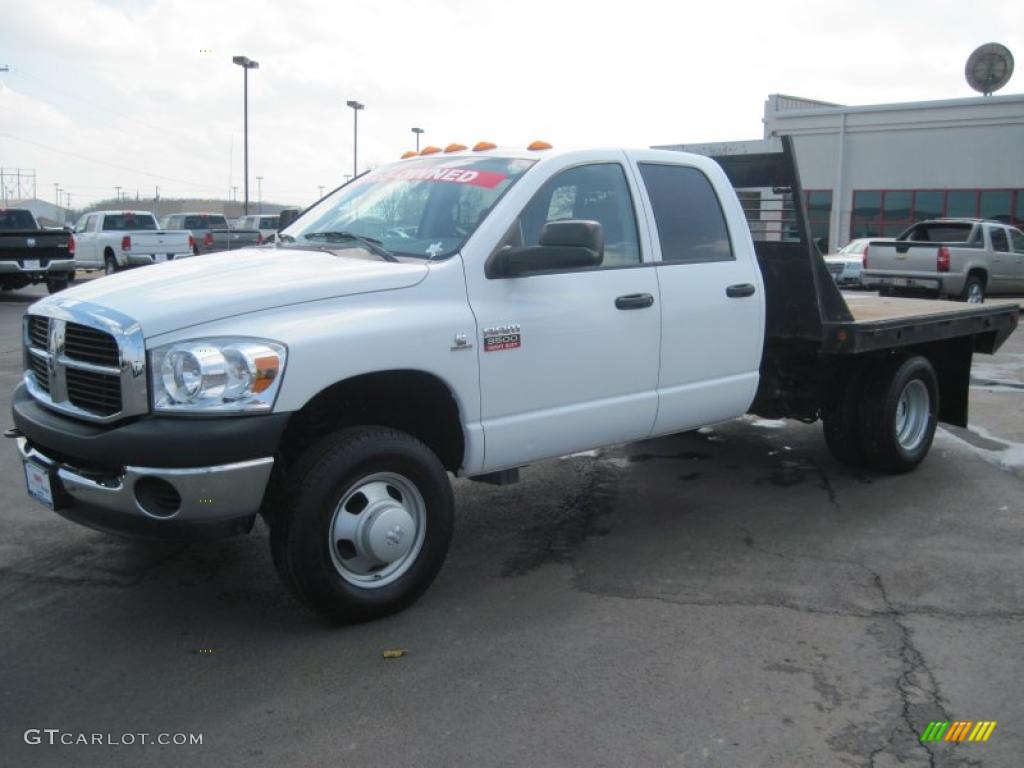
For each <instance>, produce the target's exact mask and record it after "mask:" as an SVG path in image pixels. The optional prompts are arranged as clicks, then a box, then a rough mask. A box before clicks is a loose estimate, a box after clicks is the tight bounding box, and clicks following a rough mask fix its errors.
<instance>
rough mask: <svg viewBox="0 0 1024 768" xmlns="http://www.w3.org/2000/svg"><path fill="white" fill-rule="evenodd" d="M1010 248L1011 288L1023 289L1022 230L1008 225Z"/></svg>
mask: <svg viewBox="0 0 1024 768" xmlns="http://www.w3.org/2000/svg"><path fill="white" fill-rule="evenodd" d="M1008 231H1009V233H1010V250H1011V251H1012V253H1011V256H1012V258H1013V290H1014V291H1015V292H1016V291H1024V232H1021V231H1020V230H1019V229H1017V228H1016V227H1008Z"/></svg>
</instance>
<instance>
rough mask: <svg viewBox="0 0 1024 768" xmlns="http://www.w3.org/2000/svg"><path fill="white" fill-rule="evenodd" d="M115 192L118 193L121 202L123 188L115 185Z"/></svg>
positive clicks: (118, 200) (118, 199)
mask: <svg viewBox="0 0 1024 768" xmlns="http://www.w3.org/2000/svg"><path fill="white" fill-rule="evenodd" d="M114 192H115V193H116V194H117V202H118V203H120V202H121V188H120V187H117V186H115V187H114Z"/></svg>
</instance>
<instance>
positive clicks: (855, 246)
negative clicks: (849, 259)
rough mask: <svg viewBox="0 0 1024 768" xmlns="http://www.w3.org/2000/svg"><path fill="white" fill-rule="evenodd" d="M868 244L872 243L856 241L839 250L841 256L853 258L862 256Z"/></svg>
mask: <svg viewBox="0 0 1024 768" xmlns="http://www.w3.org/2000/svg"><path fill="white" fill-rule="evenodd" d="M868 242H870V241H868V240H854V241H852V242H851V243H850V244H849V245H847V246H846V247H845V248H840V249H839V254H840V255H841V256H852V255H853V254H857V255H860V254H861V252H862V251H863V250H864V246H865V245H866V244H867V243H868Z"/></svg>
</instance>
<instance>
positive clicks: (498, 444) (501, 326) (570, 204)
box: [467, 153, 660, 471]
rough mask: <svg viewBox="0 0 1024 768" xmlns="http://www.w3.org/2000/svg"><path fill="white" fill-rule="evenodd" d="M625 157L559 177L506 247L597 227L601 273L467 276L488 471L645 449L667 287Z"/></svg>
mask: <svg viewBox="0 0 1024 768" xmlns="http://www.w3.org/2000/svg"><path fill="white" fill-rule="evenodd" d="M623 160H624V157H623V156H622V155H621V153H619V154H617V155H613V154H612V153H608V158H607V159H606V160H605V161H603V162H602V161H596V162H592V163H586V164H583V165H576V166H574V167H568V168H564V169H561V170H558V171H556V172H554V173H553V174H552V176H551V178H550V179H549V180H548V181H547V182H546V183H545V184H544V185H543V186H542V187H541V188H540V189H539V190H538V191H537V193H536V194H535V195H534V196H533V198H532V199H531V201H530V202H529V203H528V204H527V205H526V207H525V208H524V209H523V210H522V213H521V215H520V216H519V218H518V220H517V222H516V224H515V225H514V226H513V228H512V229H511V230H510V232H509V235H508V237H507V238H506V243H505V244H509V245H536V244H538V242H539V238H540V232H541V229H542V227H543V226H544V224H546V223H547V222H551V221H557V220H566V219H582V220H589V221H597V222H599V223H600V224H601V227H602V230H603V234H604V242H605V245H604V260H603V263H602V265H601V266H600V267H596V268H594V267H590V268H585V269H576V270H568V271H564V272H558V273H544V274H536V275H532V276H529V277H513V278H488V277H487V276H486V275H485V274H484V264H483V259H478V260H476V263H471V264H468V265H467V279H468V288H469V299H470V304H471V306H472V309H473V312H474V314H475V315H476V319H477V326H478V355H479V359H480V389H481V397H482V407H481V410H482V421H483V429H484V435H485V442H486V456H485V461H484V464H485V466H484V469H485V470H487V471H490V470H496V469H503V468H507V467H514V466H518V465H520V464H523V463H526V462H528V461H532V460H536V459H542V458H547V457H553V456H561V455H565V454H568V453H572V452H573V451H577V450H581V449H586V448H592V447H595V446H601V445H609V444H613V443H618V442H625V441H629V440H635V439H638V438H643V437H646V436H647V435H648V434H649V433H650V431H651V428H652V426H653V424H654V418H655V414H656V412H657V393H656V391H655V387H656V384H657V378H658V350H659V329H660V315H659V311H660V310H659V306H658V302H657V295H658V282H657V277H656V275H655V270H654V269H653V268H652V265H651V264H650V263H646V264H645V260H644V253H643V251H642V249H641V244H642V243H646V237H643V238H642V237H641V233H640V231H639V228H638V226H637V215H636V209H635V207H634V199H635V197H636V190H635V187H633V185H632V183H631V182H630V180H629V178H628V175H627V173H626V169H625V167H624V165H623Z"/></svg>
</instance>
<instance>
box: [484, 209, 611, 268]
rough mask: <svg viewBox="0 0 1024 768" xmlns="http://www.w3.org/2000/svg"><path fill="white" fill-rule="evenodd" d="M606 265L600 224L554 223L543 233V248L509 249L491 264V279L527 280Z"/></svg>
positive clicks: (540, 245)
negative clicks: (520, 278)
mask: <svg viewBox="0 0 1024 768" xmlns="http://www.w3.org/2000/svg"><path fill="white" fill-rule="evenodd" d="M603 261H604V232H603V231H602V229H601V225H600V224H599V223H598V222H596V221H552V222H549V223H547V224H545V225H544V228H543V229H542V230H541V232H540V244H539V245H528V246H525V247H520V248H513V247H511V246H505V247H504V248H501V249H499V250H498V251H497V252H495V253H494V254H493V255H492V256H491V258H490V259H488V261H487V266H486V269H485V273H486V275H487V277H491V278H497V277H524V276H526V275H532V274H541V273H544V272H561V271H565V270H569V269H587V268H590V267H599V266H600V265H601V262H603Z"/></svg>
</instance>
